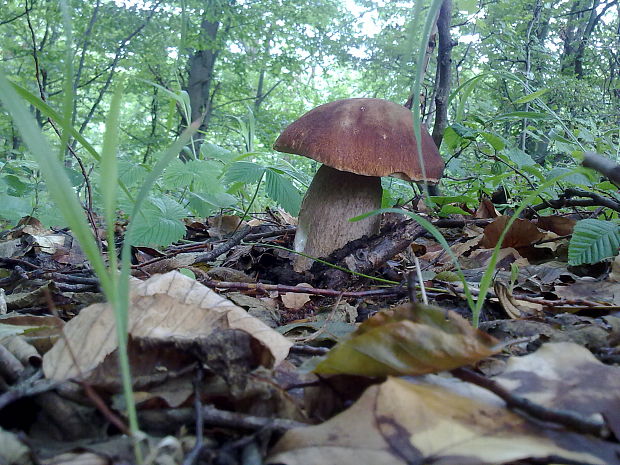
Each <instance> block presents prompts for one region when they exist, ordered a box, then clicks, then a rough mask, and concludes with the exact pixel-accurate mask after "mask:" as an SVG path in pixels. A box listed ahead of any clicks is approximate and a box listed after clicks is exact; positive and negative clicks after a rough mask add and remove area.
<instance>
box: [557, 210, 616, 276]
mask: <svg viewBox="0 0 620 465" xmlns="http://www.w3.org/2000/svg"><path fill="white" fill-rule="evenodd" d="M618 247H620V226H619V225H618V224H617V223H614V222H611V221H601V220H593V219H587V220H581V221H579V222H577V224H576V225H575V228H574V230H573V236H572V237H571V240H570V244H569V247H568V263H569V264H570V265H583V264H585V263H598V262H600V261H601V260H604V259H606V258H611V257H615V256H616V255H618Z"/></svg>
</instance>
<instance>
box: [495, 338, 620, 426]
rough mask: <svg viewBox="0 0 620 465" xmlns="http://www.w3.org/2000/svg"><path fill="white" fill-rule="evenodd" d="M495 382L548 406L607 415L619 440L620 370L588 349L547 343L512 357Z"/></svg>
mask: <svg viewBox="0 0 620 465" xmlns="http://www.w3.org/2000/svg"><path fill="white" fill-rule="evenodd" d="M496 380H497V381H498V382H499V383H501V384H502V385H504V386H505V387H506V388H507V389H510V390H512V391H514V392H516V393H517V394H519V395H520V396H523V397H527V398H528V399H530V400H531V401H533V402H536V403H538V404H541V405H544V406H547V407H552V408H556V409H562V410H574V411H577V412H578V413H580V414H581V415H583V416H586V417H588V416H591V415H596V416H599V417H600V416H601V415H604V416H605V419H606V420H607V422H608V425H609V428H610V429H611V430H612V431H613V432H614V434H615V435H616V437H620V367H617V366H608V365H604V364H603V363H601V362H599V361H598V360H597V359H596V358H595V357H594V355H592V353H591V352H590V351H589V350H588V349H586V348H585V347H582V346H580V345H577V344H574V343H570V342H560V343H553V344H551V343H550V344H545V345H543V346H542V347H541V348H540V349H538V350H537V351H536V352H534V353H533V354H530V355H526V356H524V357H511V358H510V359H509V360H508V363H507V366H506V370H505V371H504V372H503V373H502V374H501V375H500V376H498V377H497V378H496Z"/></svg>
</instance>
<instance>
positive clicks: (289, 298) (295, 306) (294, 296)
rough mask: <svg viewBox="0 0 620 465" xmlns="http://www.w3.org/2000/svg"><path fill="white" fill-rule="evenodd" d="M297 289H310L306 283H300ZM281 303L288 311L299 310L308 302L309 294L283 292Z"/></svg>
mask: <svg viewBox="0 0 620 465" xmlns="http://www.w3.org/2000/svg"><path fill="white" fill-rule="evenodd" d="M297 287H312V286H311V285H310V284H308V283H300V284H298V285H297ZM281 299H282V303H283V304H284V306H285V307H286V308H288V309H290V310H299V309H300V308H301V307H303V306H304V305H305V304H306V303H307V302H309V301H310V294H306V293H303V292H285V293H284V294H282V297H281Z"/></svg>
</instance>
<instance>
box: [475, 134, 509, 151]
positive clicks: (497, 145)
mask: <svg viewBox="0 0 620 465" xmlns="http://www.w3.org/2000/svg"><path fill="white" fill-rule="evenodd" d="M480 135H481V136H482V137H483V138H484V140H486V141H487V142H488V143H489V145H490V146H491V147H493V148H494V149H495V150H497V151H500V150H503V149H504V148H505V147H506V142H505V141H504V139H503V138H502V137H501V136H498V135H497V134H493V133H492V132H486V131H484V132H480Z"/></svg>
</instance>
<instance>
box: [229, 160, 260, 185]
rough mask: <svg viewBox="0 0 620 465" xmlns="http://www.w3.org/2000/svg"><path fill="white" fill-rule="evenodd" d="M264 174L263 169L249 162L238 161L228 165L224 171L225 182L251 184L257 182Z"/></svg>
mask: <svg viewBox="0 0 620 465" xmlns="http://www.w3.org/2000/svg"><path fill="white" fill-rule="evenodd" d="M264 172H265V167H264V166H261V165H259V164H257V163H252V162H250V161H238V162H236V163H233V164H232V165H230V168H228V171H226V175H225V179H226V181H227V182H243V183H245V184H252V183H256V182H258V181H259V179H260V178H261V177H262V176H263V173H264Z"/></svg>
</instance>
